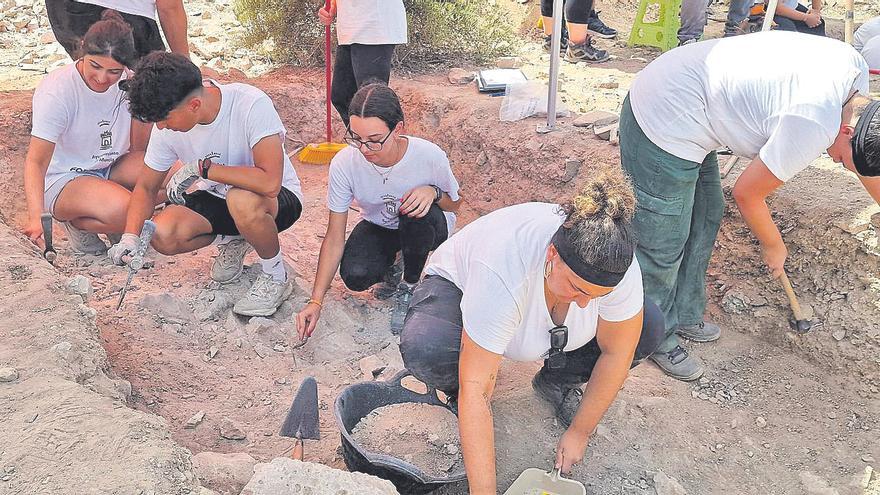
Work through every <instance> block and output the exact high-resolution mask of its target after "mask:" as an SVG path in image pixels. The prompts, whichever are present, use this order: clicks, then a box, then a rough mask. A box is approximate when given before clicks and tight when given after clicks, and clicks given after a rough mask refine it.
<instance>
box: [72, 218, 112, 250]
mask: <svg viewBox="0 0 880 495" xmlns="http://www.w3.org/2000/svg"><path fill="white" fill-rule="evenodd" d="M61 226H62V227H64V231H65V232H67V240H68V241H70V247H71V249H73V250H74V251H76V252H78V253H85V254H95V255H97V254H103V253H106V252H107V244H104V241H102V240H101V238H100V237H98V234H93V233H91V232H86V231H85V230H80V229H78V228H76V227H74V226H73V225H71V224H70V222H61Z"/></svg>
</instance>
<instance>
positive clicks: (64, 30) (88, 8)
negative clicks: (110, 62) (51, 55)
mask: <svg viewBox="0 0 880 495" xmlns="http://www.w3.org/2000/svg"><path fill="white" fill-rule="evenodd" d="M105 10H107V7H102V6H100V5H93V4H90V3H82V2H75V1H73V0H46V15H47V16H48V17H49V24H50V25H51V26H52V32H53V33H54V34H55V39H57V40H58V43H61V46H63V47H64V50H65V51H66V52H67V54H68V55H70V58H72V59H74V60H76V59H78V58H79V57H80V56H81V55H82V54H81V53H79V51H80V44H81V42H82V38H83V36H85V34H86V32H87V31H88V30H89V28H90V27H92V24H94V23H96V22H98V21H100V20H101V14H102V13H103V12H104V11H105ZM120 14H121V15H122V18H123V19H125V22H127V23H128V24H129V25H130V26H131V31H132V36H133V37H134V48H135V51H136V52H137V57H138V60H140V58H141V57H143V56H144V55H146V54H148V53H150V52H152V51H154V50H159V51H163V52H164V51H165V43H164V42H163V41H162V35H161V34H160V33H159V25H158V24H156V20H155V19H150V18H149V17H144V16H140V15H134V14H127V13H125V12H120ZM132 68H133V67H132Z"/></svg>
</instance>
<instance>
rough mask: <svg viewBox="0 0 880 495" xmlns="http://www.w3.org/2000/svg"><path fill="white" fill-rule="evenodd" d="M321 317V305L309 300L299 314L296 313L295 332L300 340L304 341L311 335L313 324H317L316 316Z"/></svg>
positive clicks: (313, 328) (313, 329)
mask: <svg viewBox="0 0 880 495" xmlns="http://www.w3.org/2000/svg"><path fill="white" fill-rule="evenodd" d="M320 317H321V306H320V305H318V304H315V303H312V302H310V303H309V304H307V305H306V307H305V308H303V309H302V311H300V312H299V314H297V315H296V333H298V334H299V340H300V342H302V341H305V340H306V339H307V338H309V337H311V336H312V332H314V331H315V326H317V325H318V318H320Z"/></svg>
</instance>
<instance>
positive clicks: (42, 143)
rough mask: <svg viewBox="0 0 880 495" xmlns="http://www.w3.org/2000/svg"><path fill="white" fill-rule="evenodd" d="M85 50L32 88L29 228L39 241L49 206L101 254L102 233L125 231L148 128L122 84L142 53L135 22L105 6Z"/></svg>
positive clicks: (79, 244)
mask: <svg viewBox="0 0 880 495" xmlns="http://www.w3.org/2000/svg"><path fill="white" fill-rule="evenodd" d="M81 53H82V57H81V58H79V59H77V60H76V61H75V62H74V63H72V64H70V65H66V66H64V67H61V68H59V69H57V70H55V71H53V72H51V73H50V74H49V75H47V76H46V77H45V78H44V79H43V80H42V81H41V82H40V84H39V86H37V89H36V91H35V92H34V102H33V127H32V129H31V141H30V144H29V146H28V152H27V157H26V158H25V172H24V187H25V197H26V198H27V207H28V221H27V225H26V226H25V229H24V232H25V234H27V236H28V237H29V238H30V239H31V240H32V241H34V242H37V240H38V239H39V238H40V237H42V235H43V231H42V227H41V224H40V215H41V214H42V213H43V212H44V211H47V212H49V213H51V214H52V215H53V216H54V217H55V219H56V220H58V221H59V222H62V225H63V226H64V228H65V229H66V230H67V237H68V239H69V240H70V245H71V248H73V250H74V251H78V252H84V253H91V254H98V253H102V252H104V251H106V250H107V245H106V244H105V243H104V241H102V240H101V239H100V238H99V237H98V236H97V234H98V233H103V234H118V233H121V232H123V230H124V229H125V214H126V209H127V207H128V199H129V195H130V190H131V188H132V187H134V184H135V181H136V179H137V172H138V170H139V169H140V162H141V161H142V160H143V156H144V149H146V145H147V140H148V139H149V133H150V127H149V126H148V125H146V124H142V123H140V122H137V121H133V119H132V117H131V115H129V113H128V102H127V101H126V99H125V98H124V92H123V91H122V90H121V89H120V88H119V84H118V83H119V82H120V80H123V79H125V78H126V77H127V70H128V68H130V67H131V66H132V65H133V62H134V60H135V58H136V51H135V44H134V39H133V37H132V31H131V27H130V26H129V25H128V24H127V23H126V22H125V21H124V20H123V19H122V16H120V15H119V13H118V12H116V11H115V10H109V9H108V10H105V11H104V13H103V16H102V19H101V20H100V21H98V22H96V23H95V24H93V25H92V27H91V28H89V30H88V32H87V33H86V35H85V37H83V39H82V44H81Z"/></svg>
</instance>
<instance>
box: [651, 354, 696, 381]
mask: <svg viewBox="0 0 880 495" xmlns="http://www.w3.org/2000/svg"><path fill="white" fill-rule="evenodd" d="M651 361H654V362H655V363H657V366H659V367H660V369H661V370H663V372H664V373H666V374H667V375H669V376H671V377H672V378H675V379H677V380H681V381H684V382H689V381H693V380H696V379H697V378H699V377H701V376H703V365H702V364H700V361H699V360H698V359H697V358H695V357H693V356H691V355H690V354H688V351H687V350H686V349H685V348H684V347H682V346H680V345H677V346H675V349H672V350H671V351H669V352H655V353H654V354H651Z"/></svg>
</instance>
